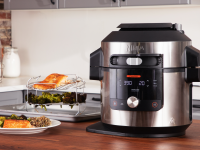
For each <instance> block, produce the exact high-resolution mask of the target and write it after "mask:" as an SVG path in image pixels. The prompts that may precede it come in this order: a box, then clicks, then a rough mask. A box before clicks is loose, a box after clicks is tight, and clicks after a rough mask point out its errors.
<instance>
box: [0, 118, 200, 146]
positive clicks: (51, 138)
mask: <svg viewBox="0 0 200 150" xmlns="http://www.w3.org/2000/svg"><path fill="white" fill-rule="evenodd" d="M97 121H99V120H95V121H88V122H80V123H69V122H62V124H61V125H60V126H58V127H55V128H51V129H48V130H46V131H45V132H43V133H39V134H31V135H4V134H0V149H1V150H15V149H17V150H40V149H45V150H64V149H65V150H70V149H73V150H100V149H102V150H200V120H193V123H192V125H191V126H190V127H189V128H188V129H187V131H186V135H184V136H181V137H172V138H130V137H119V136H111V135H103V134H96V133H90V132H86V130H85V129H86V127H87V126H89V125H91V124H93V123H95V122H97Z"/></svg>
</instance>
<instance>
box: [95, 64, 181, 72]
mask: <svg viewBox="0 0 200 150" xmlns="http://www.w3.org/2000/svg"><path fill="white" fill-rule="evenodd" d="M99 68H102V70H103V71H107V72H109V70H110V69H162V70H163V73H172V72H185V68H155V67H147V66H144V67H141V66H140V67H137V68H136V67H131V66H130V67H129V66H128V67H123V66H120V67H101V66H100V67H99Z"/></svg>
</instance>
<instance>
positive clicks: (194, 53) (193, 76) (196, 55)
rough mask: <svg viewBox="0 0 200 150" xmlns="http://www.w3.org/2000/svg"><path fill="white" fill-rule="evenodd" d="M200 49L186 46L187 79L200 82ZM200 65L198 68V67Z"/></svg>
mask: <svg viewBox="0 0 200 150" xmlns="http://www.w3.org/2000/svg"><path fill="white" fill-rule="evenodd" d="M199 66H200V51H199V50H198V49H196V48H195V47H193V46H186V47H185V67H186V68H185V81H186V82H187V83H191V82H200V68H199ZM197 67H198V68H197Z"/></svg>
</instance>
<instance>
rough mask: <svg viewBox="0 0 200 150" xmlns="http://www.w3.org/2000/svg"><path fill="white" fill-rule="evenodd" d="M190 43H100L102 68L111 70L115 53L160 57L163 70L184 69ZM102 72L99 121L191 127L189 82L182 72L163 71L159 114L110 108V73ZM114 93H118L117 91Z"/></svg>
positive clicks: (112, 123)
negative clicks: (161, 100) (161, 102)
mask: <svg viewBox="0 0 200 150" xmlns="http://www.w3.org/2000/svg"><path fill="white" fill-rule="evenodd" d="M190 45H191V41H171V42H168V41H167V42H102V43H101V48H102V51H103V66H104V68H106V67H108V68H109V67H110V58H111V56H112V55H114V54H117V55H118V54H162V57H163V68H168V69H169V68H182V67H183V68H184V67H185V66H186V64H185V62H186V60H185V59H186V58H185V47H186V46H190ZM115 70H116V69H112V68H109V69H104V71H103V79H102V80H101V121H102V122H103V123H105V124H110V125H117V126H129V127H171V126H182V125H188V124H191V122H192V119H191V110H190V109H191V106H190V105H191V103H190V93H189V92H190V83H186V82H185V72H178V71H177V72H176V71H173V72H163V102H164V103H163V107H162V108H161V109H160V110H158V111H127V110H114V109H112V108H111V107H110V104H109V103H110V91H111V90H112V91H113V90H114V91H115V90H116V88H115V87H114V86H112V85H111V84H110V81H111V80H112V78H113V71H115ZM116 92H117V91H116Z"/></svg>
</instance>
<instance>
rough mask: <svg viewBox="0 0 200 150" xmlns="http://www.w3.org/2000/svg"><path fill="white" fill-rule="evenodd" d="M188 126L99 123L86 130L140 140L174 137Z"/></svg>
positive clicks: (182, 133)
mask: <svg viewBox="0 0 200 150" xmlns="http://www.w3.org/2000/svg"><path fill="white" fill-rule="evenodd" d="M189 126H190V124H188V125H183V126H174V127H125V126H115V125H108V124H104V123H102V122H101V121H100V122H97V123H95V124H93V125H90V126H88V127H87V128H86V131H87V132H93V133H100V134H108V135H115V136H126V137H141V138H160V137H163V138H164V137H176V136H182V135H184V134H185V130H186V129H187V128H188V127H189Z"/></svg>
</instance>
